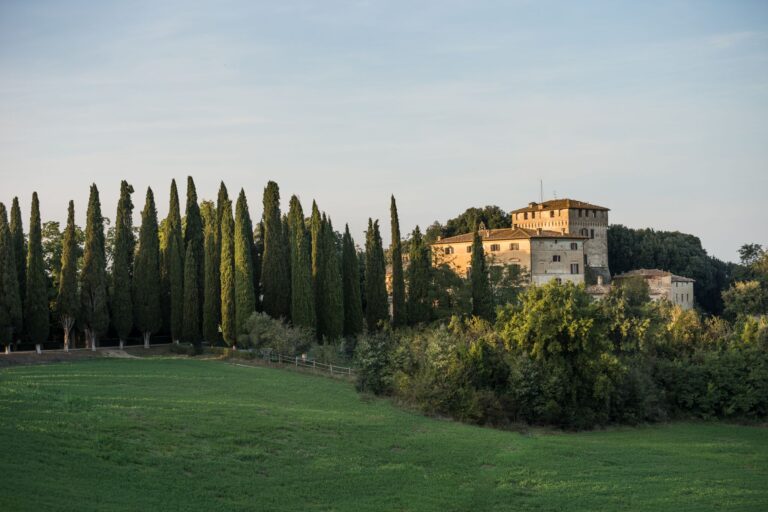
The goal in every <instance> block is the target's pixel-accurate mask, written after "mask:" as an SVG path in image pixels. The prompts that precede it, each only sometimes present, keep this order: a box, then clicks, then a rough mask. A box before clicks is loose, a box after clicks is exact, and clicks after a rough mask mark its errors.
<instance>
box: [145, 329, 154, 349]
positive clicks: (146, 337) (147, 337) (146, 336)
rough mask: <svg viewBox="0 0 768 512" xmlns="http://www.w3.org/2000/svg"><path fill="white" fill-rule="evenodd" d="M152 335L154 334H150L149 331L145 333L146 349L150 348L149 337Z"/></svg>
mask: <svg viewBox="0 0 768 512" xmlns="http://www.w3.org/2000/svg"><path fill="white" fill-rule="evenodd" d="M151 334H152V333H151V332H149V331H146V332H145V333H144V348H149V336H150V335H151Z"/></svg>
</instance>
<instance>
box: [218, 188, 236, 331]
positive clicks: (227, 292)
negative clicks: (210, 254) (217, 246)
mask: <svg viewBox="0 0 768 512" xmlns="http://www.w3.org/2000/svg"><path fill="white" fill-rule="evenodd" d="M219 215H220V216H219V222H220V225H221V259H220V264H219V272H220V277H221V279H220V282H221V336H222V337H223V338H224V342H225V343H226V344H227V345H230V346H236V344H237V328H236V323H235V321H236V309H235V233H234V230H235V221H234V219H233V218H232V203H231V201H230V200H229V199H226V200H225V201H224V202H223V203H222V205H221V209H220V210H219Z"/></svg>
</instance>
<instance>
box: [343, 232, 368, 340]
mask: <svg viewBox="0 0 768 512" xmlns="http://www.w3.org/2000/svg"><path fill="white" fill-rule="evenodd" d="M341 278H342V291H343V297H344V336H350V337H351V336H357V335H358V334H360V333H361V332H363V303H362V299H361V295H360V269H359V268H358V261H357V251H356V250H355V243H354V241H353V240H352V235H350V234H349V225H347V226H346V227H345V229H344V239H343V244H342V254H341Z"/></svg>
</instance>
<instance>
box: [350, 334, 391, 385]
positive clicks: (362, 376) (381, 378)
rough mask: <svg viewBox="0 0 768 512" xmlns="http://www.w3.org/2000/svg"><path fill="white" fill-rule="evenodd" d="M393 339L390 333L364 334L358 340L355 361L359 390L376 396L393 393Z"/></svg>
mask: <svg viewBox="0 0 768 512" xmlns="http://www.w3.org/2000/svg"><path fill="white" fill-rule="evenodd" d="M391 356H392V338H391V335H390V333H389V332H386V331H383V332H377V333H373V334H364V335H362V336H360V338H358V342H357V350H356V351H355V360H356V363H357V390H358V391H362V392H364V393H373V394H376V395H388V394H390V393H391V392H392V384H393V374H394V372H393V368H392V365H391Z"/></svg>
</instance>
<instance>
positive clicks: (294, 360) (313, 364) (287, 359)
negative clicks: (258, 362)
mask: <svg viewBox="0 0 768 512" xmlns="http://www.w3.org/2000/svg"><path fill="white" fill-rule="evenodd" d="M260 356H261V359H263V360H265V361H269V362H270V363H278V364H285V365H290V366H295V367H297V368H312V369H314V370H320V371H327V372H330V373H331V375H354V374H355V370H354V369H353V368H350V367H348V366H339V365H337V364H330V363H321V362H320V361H317V360H316V359H308V358H307V357H305V356H288V355H285V354H280V353H279V352H273V351H271V350H262V351H261V354H260Z"/></svg>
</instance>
